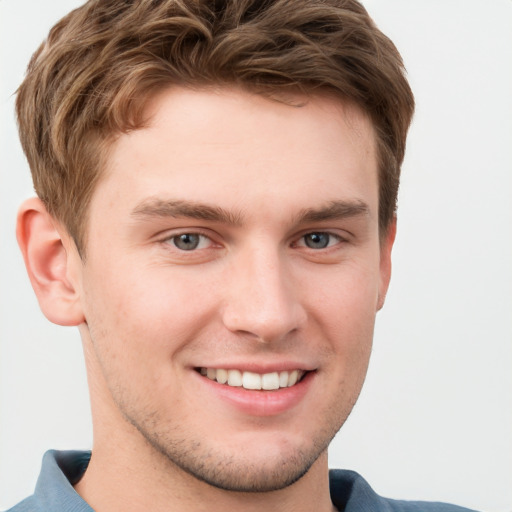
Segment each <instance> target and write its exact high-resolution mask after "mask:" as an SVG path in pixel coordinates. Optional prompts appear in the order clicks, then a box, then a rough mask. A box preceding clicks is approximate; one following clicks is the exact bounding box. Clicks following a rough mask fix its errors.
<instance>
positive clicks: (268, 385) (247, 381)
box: [199, 368, 305, 391]
mask: <svg viewBox="0 0 512 512" xmlns="http://www.w3.org/2000/svg"><path fill="white" fill-rule="evenodd" d="M199 372H200V373H201V375H204V376H205V377H207V378H208V379H210V380H215V381H217V382H218V383H219V384H227V385H228V386H233V387H243V388H244V389H252V390H254V389H256V390H260V389H264V390H268V391H271V390H273V389H279V388H288V387H291V386H294V385H295V384H296V383H297V382H298V381H300V379H301V378H302V377H303V376H304V374H305V372H304V371H303V370H292V371H290V372H288V371H282V372H271V373H264V374H259V373H254V372H241V371H240V370H224V369H222V368H219V369H216V368H200V369H199Z"/></svg>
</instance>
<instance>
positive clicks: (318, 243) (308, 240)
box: [300, 231, 340, 249]
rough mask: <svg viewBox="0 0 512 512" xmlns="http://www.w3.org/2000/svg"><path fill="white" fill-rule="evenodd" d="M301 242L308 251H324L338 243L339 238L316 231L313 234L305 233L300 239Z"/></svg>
mask: <svg viewBox="0 0 512 512" xmlns="http://www.w3.org/2000/svg"><path fill="white" fill-rule="evenodd" d="M302 240H303V244H304V245H305V246H306V247H309V248H310V249H325V248H327V247H330V246H332V245H334V244H337V243H339V241H340V238H339V237H338V236H336V235H333V234H332V233H325V232H321V231H318V232H314V233H307V234H306V235H304V236H303V237H302ZM300 245H302V244H300Z"/></svg>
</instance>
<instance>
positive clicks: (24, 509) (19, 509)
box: [5, 496, 41, 512]
mask: <svg viewBox="0 0 512 512" xmlns="http://www.w3.org/2000/svg"><path fill="white" fill-rule="evenodd" d="M5 512H41V509H40V507H39V505H38V504H37V500H35V499H34V496H29V497H28V498H25V499H24V500H23V501H21V502H20V503H18V504H17V505H14V507H12V508H10V509H8V510H6V511H5Z"/></svg>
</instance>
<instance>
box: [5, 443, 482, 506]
mask: <svg viewBox="0 0 512 512" xmlns="http://www.w3.org/2000/svg"><path fill="white" fill-rule="evenodd" d="M90 458H91V452H78V451H63V452H61V451H56V450H50V451H48V452H46V453H45V455H44V457H43V465H42V468H41V473H40V475H39V478H38V480H37V484H36V489H35V491H34V494H33V495H32V496H29V497H28V498H26V499H25V500H23V501H22V502H21V503H19V504H18V505H16V506H14V507H13V508H11V509H10V510H8V511H7V512H94V510H93V509H92V508H91V507H90V506H89V505H88V504H87V503H86V502H85V501H84V500H83V499H82V498H81V497H80V495H79V494H78V493H77V492H76V491H75V489H74V488H73V485H74V484H76V483H77V482H78V481H79V480H80V478H82V476H83V474H84V472H85V470H86V469H87V466H88V464H89V460H90ZM329 479H330V489H331V499H332V502H333V504H334V506H335V507H336V508H337V509H338V510H340V511H343V512H470V511H469V509H466V508H461V507H457V506H455V505H447V504H445V503H427V502H424V501H398V500H390V499H387V498H382V497H381V496H379V495H377V494H376V493H375V492H374V491H373V489H372V488H371V487H370V486H369V485H368V483H367V482H366V480H365V479H364V478H363V477H362V476H360V475H359V474H357V473H355V472H354V471H347V470H339V469H335V470H331V471H330V473H329ZM473 512H474V511H473Z"/></svg>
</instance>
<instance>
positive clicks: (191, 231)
mask: <svg viewBox="0 0 512 512" xmlns="http://www.w3.org/2000/svg"><path fill="white" fill-rule="evenodd" d="M206 231H207V230H205V229H201V228H195V227H192V228H190V227H188V228H175V229H168V230H165V231H162V232H160V233H159V234H158V235H156V236H155V239H156V241H157V242H159V243H161V244H162V245H169V246H171V247H172V248H173V249H176V250H177V251H179V252H187V251H182V250H180V249H179V248H178V247H176V246H173V245H172V240H173V239H174V238H177V237H179V236H181V235H198V236H200V237H202V238H206V239H208V240H209V241H210V244H209V246H208V247H204V248H203V249H202V250H205V249H209V248H210V247H211V246H214V245H218V242H216V241H215V236H214V235H213V234H212V232H211V231H208V232H206ZM197 250H201V249H195V251H197ZM190 252H194V251H190Z"/></svg>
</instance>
